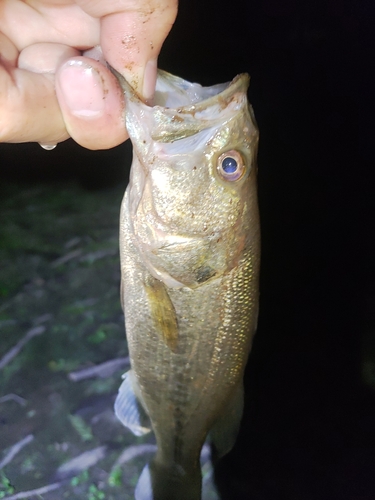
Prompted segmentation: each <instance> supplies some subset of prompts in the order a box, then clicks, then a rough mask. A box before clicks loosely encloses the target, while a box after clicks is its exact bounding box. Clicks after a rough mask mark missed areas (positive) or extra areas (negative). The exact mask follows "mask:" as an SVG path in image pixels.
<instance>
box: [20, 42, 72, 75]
mask: <svg viewBox="0 0 375 500" xmlns="http://www.w3.org/2000/svg"><path fill="white" fill-rule="evenodd" d="M79 55H80V52H79V51H78V50H76V49H74V48H73V47H70V46H68V45H63V44H60V43H35V44H34V45H30V46H28V47H26V48H25V49H23V50H22V51H21V53H20V55H19V58H18V64H17V65H18V67H19V68H22V69H27V70H28V71H33V72H34V73H52V74H54V73H55V72H56V69H57V68H58V67H59V66H61V64H62V63H63V62H65V61H67V60H68V59H69V58H71V57H75V56H79Z"/></svg>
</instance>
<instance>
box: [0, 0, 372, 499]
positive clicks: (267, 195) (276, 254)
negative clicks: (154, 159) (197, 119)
mask: <svg viewBox="0 0 375 500" xmlns="http://www.w3.org/2000/svg"><path fill="white" fill-rule="evenodd" d="M374 10H375V7H374V4H373V2H372V1H370V0H368V1H365V0H359V1H353V0H351V1H350V0H331V1H321V0H315V1H307V2H301V1H298V0H287V1H286V0H280V1H277V0H265V1H263V2H262V1H259V0H258V1H251V0H232V1H230V2H225V3H224V2H223V3H220V2H218V1H214V0H181V2H180V12H179V16H178V19H177V21H176V24H175V27H174V28H173V30H172V33H171V34H170V36H169V38H168V40H167V41H166V43H165V46H164V48H163V51H162V54H161V56H160V67H162V68H163V69H166V70H168V71H170V72H172V73H175V74H177V75H179V76H182V77H184V78H187V79H189V80H193V81H199V82H200V83H202V84H206V85H211V84H215V83H218V82H221V81H227V80H230V79H232V78H233V77H234V76H235V75H236V74H237V73H239V72H242V71H247V72H249V73H250V75H251V78H252V80H251V85H250V92H249V95H250V100H251V102H252V104H253V107H254V110H255V114H256V117H257V121H258V125H259V128H260V150H259V203H260V211H261V223H262V271H261V309H260V318H259V328H258V333H257V335H256V339H255V342H254V347H253V351H252V354H251V356H250V363H249V364H248V367H247V371H246V377H245V385H246V405H245V414H244V418H243V424H242V428H241V432H240V436H239V439H238V442H237V444H236V446H235V448H234V450H233V451H232V453H230V454H229V455H228V456H227V457H225V458H224V459H223V460H222V461H221V462H220V463H219V464H218V465H217V467H216V478H217V483H218V486H219V489H220V492H221V494H222V498H223V499H224V500H226V499H251V500H279V499H280V500H281V499H283V500H284V499H285V500H325V499H327V500H335V499H337V500H349V499H350V500H374V498H375V392H374V388H375V384H374V386H373V387H371V384H369V383H365V382H366V381H365V380H364V377H363V364H364V363H363V361H364V356H365V355H366V352H367V351H369V350H371V349H370V347H371V345H372V344H371V339H372V343H373V344H374V343H375V340H374V337H375V281H374V258H373V256H374V250H375V248H374V247H375V244H374V242H375V240H374V237H373V227H374V215H375V210H374V208H375V207H374V195H373V192H374V190H373V180H374V162H373V160H372V157H373V155H372V148H373V143H374V140H373V138H374V132H375V130H374V128H375V127H374V123H375V122H374V118H373V117H374V114H373V111H374V109H373V93H374V88H375V86H374V84H375V77H374V75H375V73H374V55H375V51H374V45H375V36H374V30H375V28H374V26H375V24H374V19H375V16H374ZM124 155H125V156H126V157H128V156H129V155H130V148H129V145H125V146H120V147H118V148H115V149H113V150H111V151H104V152H102V151H101V152H91V151H86V150H83V149H82V148H80V147H78V146H77V145H75V144H74V143H73V142H72V141H68V142H66V143H65V144H62V145H59V146H58V148H56V149H55V150H54V151H51V152H45V151H43V150H42V149H41V148H40V147H39V146H37V145H1V146H0V165H1V168H0V176H1V178H0V181H1V179H3V180H4V179H8V180H17V181H19V182H23V183H26V182H29V183H30V182H35V181H38V180H41V179H42V180H45V181H48V180H54V181H56V179H61V180H63V179H69V178H76V179H77V180H78V181H79V182H80V183H81V184H82V186H83V188H84V189H99V188H102V187H108V186H111V185H113V184H116V183H118V182H121V181H123V179H124V178H126V176H127V172H124V169H123V163H124V162H123V159H124ZM369 339H370V340H369ZM367 355H368V352H367ZM374 366H375V359H374ZM373 380H375V373H374V378H373ZM367 382H368V381H367Z"/></svg>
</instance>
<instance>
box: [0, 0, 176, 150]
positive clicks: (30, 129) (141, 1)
mask: <svg viewBox="0 0 375 500" xmlns="http://www.w3.org/2000/svg"><path fill="white" fill-rule="evenodd" d="M176 13H177V0H96V1H93V0H91V1H90V0H76V1H74V0H30V1H28V2H24V1H22V0H3V1H1V2H0V142H39V143H40V144H47V145H48V144H51V145H54V144H57V143H58V142H61V141H64V140H65V139H67V138H68V137H72V138H73V139H74V140H75V141H76V142H78V143H79V144H81V145H82V146H84V147H86V148H89V149H107V148H111V147H114V146H116V145H118V144H120V143H121V142H123V141H124V140H125V139H126V138H127V137H128V135H127V132H126V129H125V125H124V118H123V110H124V103H123V95H122V92H121V90H120V88H119V86H118V84H117V80H116V78H115V77H114V76H113V74H112V73H111V72H110V71H109V70H108V69H107V67H106V66H105V65H104V61H107V62H108V63H109V64H110V65H111V66H113V67H114V68H115V69H116V70H117V71H119V72H120V73H121V74H123V75H124V76H125V78H126V79H127V80H128V81H129V83H130V84H131V85H132V86H133V87H134V88H135V89H136V90H137V92H138V93H139V94H141V95H142V96H143V97H144V98H145V99H146V100H147V99H151V98H152V95H153V92H154V88H155V81H156V66H157V57H158V55H159V52H160V49H161V46H162V44H163V42H164V40H165V38H166V36H167V35H168V33H169V31H170V29H171V27H172V25H173V22H174V20H175V17H176ZM99 45H100V47H101V49H102V52H103V54H102V56H101V57H100V50H99V49H94V50H90V49H93V48H95V47H96V46H99ZM98 55H99V57H98ZM90 57H93V58H94V59H92V58H90ZM95 59H96V60H95Z"/></svg>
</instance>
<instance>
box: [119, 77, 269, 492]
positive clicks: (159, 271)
mask: <svg viewBox="0 0 375 500" xmlns="http://www.w3.org/2000/svg"><path fill="white" fill-rule="evenodd" d="M113 71H114V73H115V75H116V76H117V78H118V80H119V82H120V85H121V87H122V90H123V93H124V96H125V105H126V111H125V121H126V128H127V130H128V133H129V137H130V139H131V142H132V145H133V160H132V165H131V172H130V180H129V184H128V187H127V189H126V192H125V195H124V198H123V201H122V205H121V214H120V259H121V275H122V278H121V302H122V306H123V310H124V315H125V329H126V335H127V341H128V348H129V354H130V365H131V369H130V370H129V371H128V372H127V373H126V374H125V375H124V376H123V382H122V384H121V386H120V389H119V392H118V395H117V399H116V402H115V413H116V415H117V417H118V418H119V420H120V421H121V422H122V423H123V424H124V425H125V426H126V427H127V428H128V429H130V430H131V431H132V432H133V433H134V434H135V435H136V436H142V435H144V434H147V433H148V432H151V431H153V433H154V435H155V439H156V444H157V451H156V453H155V455H154V457H153V458H152V460H151V462H150V463H149V464H147V465H146V466H145V468H144V469H143V471H142V473H141V475H140V478H139V480H138V484H137V486H136V489H135V498H136V500H177V499H178V500H199V499H200V498H201V488H202V474H201V469H200V462H199V457H200V452H201V449H202V446H203V445H204V443H205V441H206V439H207V437H209V439H210V440H211V443H212V447H213V449H214V450H215V452H216V455H217V456H218V457H220V456H223V455H225V454H226V453H228V452H229V451H230V450H231V448H232V447H233V445H234V443H235V440H236V437H237V434H238V431H239V426H240V422H241V418H242V412H243V375H244V369H245V365H246V362H247V359H248V355H249V353H250V350H251V345H252V339H253V336H254V333H255V331H256V326H257V318H258V307H259V306H258V303H259V267H260V225H259V212H258V202H257V148H258V137H259V134H258V128H257V125H256V121H255V118H254V113H253V110H252V107H251V106H250V104H249V103H248V100H247V89H248V85H249V81H250V77H249V76H248V75H247V74H240V75H238V76H237V77H235V78H234V79H233V80H232V81H231V82H229V83H224V84H218V85H213V86H209V87H204V86H201V85H199V84H196V83H190V82H188V81H186V80H184V79H182V78H179V77H177V76H173V75H171V74H169V73H167V72H164V71H162V70H159V71H158V77H157V83H156V91H155V98H154V102H153V103H152V105H149V104H147V103H146V102H144V101H143V100H142V99H141V97H140V96H139V95H138V94H137V93H136V92H135V91H134V90H133V89H132V87H131V86H130V85H129V84H128V83H127V81H126V80H125V79H124V78H123V77H122V76H121V75H120V74H119V73H117V72H116V71H115V70H113Z"/></svg>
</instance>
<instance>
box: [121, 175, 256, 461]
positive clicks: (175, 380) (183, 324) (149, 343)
mask: <svg viewBox="0 0 375 500" xmlns="http://www.w3.org/2000/svg"><path fill="white" fill-rule="evenodd" d="M252 177H253V178H254V180H253V181H252V182H251V192H250V191H249V193H248V195H249V196H248V205H247V207H246V208H247V209H246V210H245V214H244V215H245V216H246V217H247V218H248V220H247V221H245V227H244V229H245V231H246V234H247V241H246V248H245V249H244V252H243V254H242V257H241V260H240V261H239V263H238V266H236V267H235V268H233V269H232V270H231V271H230V272H229V273H228V274H226V275H224V276H222V277H221V278H219V279H216V280H212V281H209V282H207V283H204V284H202V285H201V286H199V287H198V288H196V289H194V290H190V289H187V288H181V289H168V293H169V296H170V298H171V300H172V302H173V305H174V307H175V310H176V315H177V321H178V326H179V331H178V344H177V350H176V351H175V352H173V351H172V350H171V349H170V347H169V346H168V345H167V343H166V342H165V341H164V339H163V338H162V336H161V334H160V331H157V328H155V321H154V318H153V317H152V309H151V307H150V305H149V302H148V297H147V293H146V292H145V288H144V285H143V284H144V283H145V281H147V279H149V278H150V275H149V273H148V271H147V270H146V269H145V268H144V266H143V264H142V261H141V260H140V258H139V255H138V253H137V251H136V249H135V248H134V247H133V245H132V241H131V237H130V226H129V220H128V217H129V215H128V208H127V198H128V196H127V195H126V196H125V198H124V202H123V207H122V215H121V233H120V235H121V240H122V242H121V248H122V255H121V257H122V273H123V279H124V287H123V290H124V297H123V300H124V308H125V316H126V330H127V338H128V343H129V351H130V355H131V359H132V367H133V369H134V372H135V375H136V379H137V381H138V383H139V385H140V388H141V392H142V396H143V399H144V401H145V404H146V406H147V410H148V412H149V414H150V417H151V420H152V422H153V429H154V432H155V435H156V439H157V442H158V457H159V459H160V460H162V461H164V462H167V463H168V462H171V463H172V462H173V463H179V464H180V465H182V466H183V467H185V468H189V467H191V466H192V464H196V463H197V461H198V459H199V452H200V448H201V446H202V444H203V441H204V439H205V437H206V434H207V432H208V431H209V429H210V427H211V425H212V424H213V423H214V420H215V419H216V417H217V416H218V415H219V414H220V411H221V410H222V408H223V406H224V405H225V403H226V402H227V400H228V398H230V395H231V393H232V392H233V390H234V389H235V387H236V386H237V385H238V384H240V383H242V382H241V381H242V376H243V371H244V367H245V364H246V360H247V356H248V353H249V350H250V347H251V340H252V336H253V333H254V331H255V328H256V318H257V309H258V267H259V227H258V217H257V204H256V194H255V173H254V174H253V176H252ZM250 214H251V217H250ZM152 279H153V278H152Z"/></svg>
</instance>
